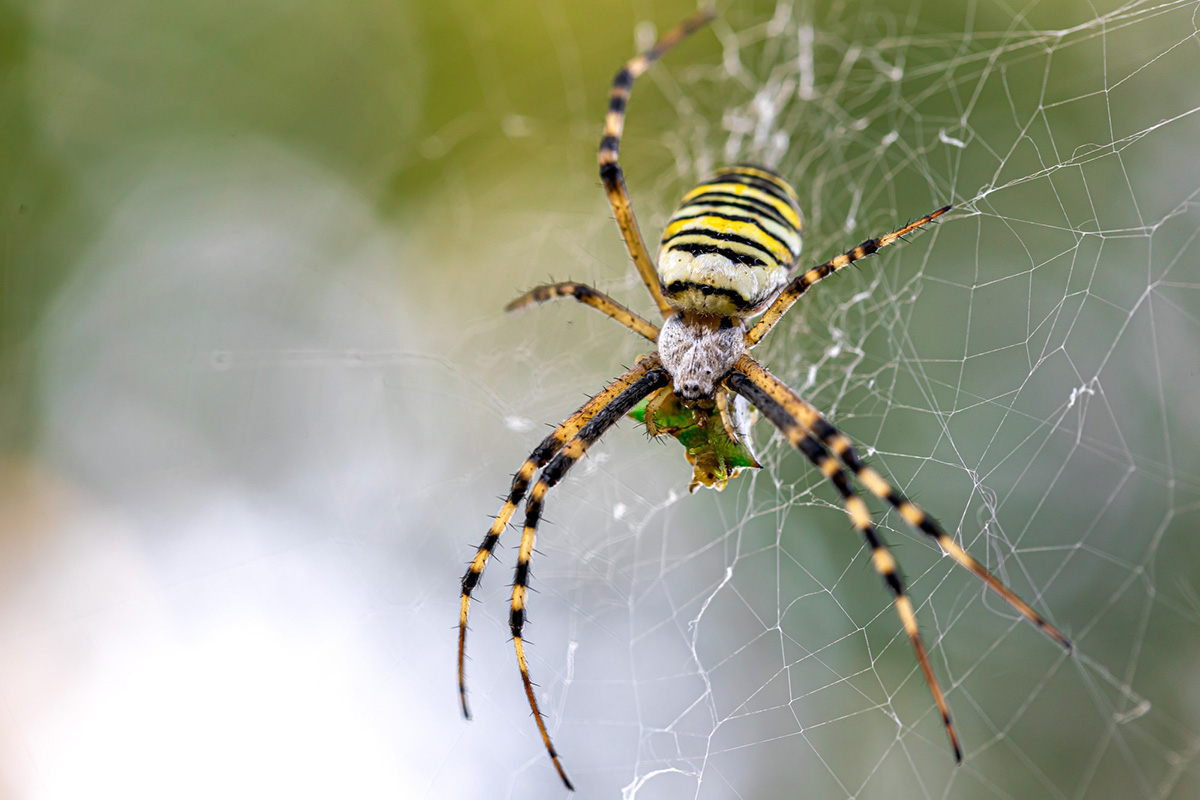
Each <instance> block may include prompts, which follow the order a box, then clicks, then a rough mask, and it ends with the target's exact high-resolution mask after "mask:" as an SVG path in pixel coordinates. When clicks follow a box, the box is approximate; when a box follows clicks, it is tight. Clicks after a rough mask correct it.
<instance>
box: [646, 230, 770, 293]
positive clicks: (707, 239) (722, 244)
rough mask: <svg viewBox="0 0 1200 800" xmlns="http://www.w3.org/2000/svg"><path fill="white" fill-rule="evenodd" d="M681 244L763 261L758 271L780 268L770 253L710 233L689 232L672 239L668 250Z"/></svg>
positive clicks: (758, 266)
mask: <svg viewBox="0 0 1200 800" xmlns="http://www.w3.org/2000/svg"><path fill="white" fill-rule="evenodd" d="M681 244H702V245H712V246H713V247H719V248H721V249H722V250H730V251H732V252H734V253H740V254H742V255H746V256H749V257H750V258H755V259H758V260H759V261H761V262H762V263H761V264H759V265H756V268H757V269H765V270H773V269H779V268H780V264H779V259H777V258H775V257H774V256H773V255H771V254H770V253H764V252H763V251H762V250H759V249H758V248H757V247H751V246H750V245H748V244H742V243H741V242H731V241H729V240H728V239H718V238H716V237H715V236H713V235H712V233H711V232H710V231H703V230H699V231H687V232H686V233H684V234H683V235H682V236H680V237H679V238H678V239H672V240H671V242H670V244H668V245H666V249H667V250H671V249H675V248H678V246H679V245H681ZM790 263H791V260H790V259H788V260H786V261H784V264H790ZM742 295H743V296H745V292H743V293H742ZM746 299H750V298H746Z"/></svg>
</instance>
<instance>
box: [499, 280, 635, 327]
mask: <svg viewBox="0 0 1200 800" xmlns="http://www.w3.org/2000/svg"><path fill="white" fill-rule="evenodd" d="M572 297H573V298H575V299H576V300H577V301H579V302H580V303H582V304H584V305H586V306H590V307H592V308H594V309H596V310H597V311H599V312H600V313H601V314H604V315H605V316H607V317H610V318H611V319H614V320H616V321H617V322H619V323H621V324H622V325H624V326H625V327H626V328H629V329H630V330H631V331H633V332H634V333H636V334H638V335H639V336H643V337H645V338H647V339H649V340H650V341H652V342H656V341H658V326H657V325H654V324H653V323H651V322H649V321H648V320H646V319H645V318H643V317H642V316H641V315H640V314H637V313H636V312H634V311H631V310H630V309H629V308H627V307H626V306H624V305H622V304H621V303H618V302H617V301H616V300H613V299H612V298H611V297H609V296H608V295H606V294H605V293H604V292H601V291H599V290H597V289H593V288H592V287H591V286H588V285H587V284H586V283H579V282H577V281H562V282H560V283H548V284H543V285H541V286H535V287H534V288H532V289H530V290H529V291H528V292H526V293H525V294H523V295H521V296H520V297H518V298H516V299H515V300H513V301H512V302H511V303H509V304H508V305H506V306H505V307H504V310H505V311H507V312H509V313H512V312H516V311H524V310H525V309H527V308H530V307H532V306H535V305H541V304H542V303H549V302H551V301H552V300H561V299H566V298H572Z"/></svg>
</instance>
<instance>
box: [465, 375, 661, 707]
mask: <svg viewBox="0 0 1200 800" xmlns="http://www.w3.org/2000/svg"><path fill="white" fill-rule="evenodd" d="M657 364H658V360H657V359H656V358H643V359H640V360H639V361H638V363H637V364H636V365H635V366H634V367H633V368H632V369H630V370H628V371H627V372H625V374H624V375H621V376H620V377H618V378H617V379H616V380H614V381H613V382H612V383H610V384H609V385H608V386H606V387H605V388H604V389H602V390H601V391H600V392H597V393H596V395H595V396H594V397H592V398H590V399H589V400H588V401H587V402H586V403H584V404H583V406H581V407H580V408H579V410H578V411H576V412H575V413H574V414H572V415H571V416H569V417H567V419H565V420H564V421H563V422H562V423H561V424H560V425H559V426H558V427H557V428H555V429H554V431H552V432H551V433H550V434H549V435H548V436H547V437H546V438H545V439H543V440H542V441H541V443H540V444H539V445H538V446H537V447H536V448H534V450H533V452H532V453H530V454H529V456H528V457H527V458H526V459H525V461H524V462H522V464H521V466H520V468H518V470H517V472H516V474H515V475H513V481H512V487H511V488H510V489H509V493H508V497H507V498H506V499H505V501H504V505H503V506H502V507H501V509H500V513H498V514H497V515H496V516H495V518H494V519H493V520H492V524H491V525H490V526H489V528H488V532H487V533H486V534H485V535H484V537H483V542H482V543H480V545H479V547H478V548H477V549H476V551H475V556H474V557H473V558H472V559H471V562H470V564H469V565H468V566H467V571H466V572H465V573H464V574H463V579H462V595H461V602H460V604H459V614H458V695H459V701H460V704H461V706H462V712H463V716H464V717H466V718H467V719H470V718H471V711H470V708H469V706H468V705H467V683H466V667H465V660H466V647H467V617H468V614H469V612H470V607H471V593H472V592H473V591H474V589H475V587H476V586H477V585H478V584H479V581H480V579H481V578H482V577H483V570H484V568H485V567H486V566H487V563H488V559H489V558H491V555H492V552H493V551H494V550H495V547H496V544H497V542H499V540H500V535H501V534H502V533H503V532H504V530H505V529H506V528H507V527H508V523H509V521H510V520H511V519H512V516H513V513H514V512H515V511H516V509H517V506H518V505H520V503H521V501H522V500H523V499H525V493H526V492H527V491H528V490H529V485H530V483H532V482H533V477H534V475H535V474H536V473H537V471H538V470H539V469H541V468H542V467H543V466H545V465H546V463H547V462H548V461H550V459H551V458H553V457H554V455H555V454H556V453H557V452H558V451H559V450H560V449H562V447H563V445H564V444H566V443H567V442H568V441H570V440H571V439H572V438H574V437H575V436H576V434H578V433H579V432H580V430H581V429H582V428H583V427H585V425H586V424H587V423H588V422H589V421H590V420H591V419H592V418H593V417H595V416H596V415H597V414H598V413H600V411H602V410H603V409H604V407H605V406H606V405H607V404H608V403H610V402H611V401H612V400H613V399H615V398H616V397H618V396H619V395H620V394H621V392H622V391H624V390H626V389H627V388H628V387H629V386H630V385H632V384H634V383H635V382H636V381H637V380H638V379H639V378H642V377H644V376H645V375H646V374H647V373H648V372H650V370H651V369H653V368H654V367H656V366H657Z"/></svg>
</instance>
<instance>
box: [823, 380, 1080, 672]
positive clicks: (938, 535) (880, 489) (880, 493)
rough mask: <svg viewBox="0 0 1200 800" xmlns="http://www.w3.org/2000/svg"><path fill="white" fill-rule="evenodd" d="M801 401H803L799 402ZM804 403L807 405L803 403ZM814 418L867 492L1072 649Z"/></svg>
mask: <svg viewBox="0 0 1200 800" xmlns="http://www.w3.org/2000/svg"><path fill="white" fill-rule="evenodd" d="M801 402H803V401H801ZM805 405H807V404H805ZM808 408H809V410H811V412H812V414H813V416H814V421H813V422H812V424H811V425H809V427H810V428H811V429H812V431H813V434H814V435H815V436H816V437H817V438H818V439H819V440H820V441H821V443H822V444H824V445H825V446H827V447H828V448H829V449H830V450H832V451H833V453H834V454H835V455H836V456H837V457H838V459H839V460H841V462H842V463H843V464H845V465H846V467H847V468H848V469H849V470H850V471H851V472H853V473H854V477H855V478H856V479H857V480H858V481H859V482H860V483H861V484H862V485H863V486H865V487H866V489H867V491H869V492H871V494H873V495H875V496H876V497H878V498H879V499H880V500H883V501H885V502H886V503H888V504H889V505H890V506H892V508H894V509H896V511H897V512H898V513H899V514H900V516H901V517H902V518H903V519H904V521H905V522H907V523H908V524H909V525H911V526H912V527H914V528H916V529H917V530H919V531H921V533H924V534H925V535H926V536H928V537H929V538H931V539H933V540H934V541H935V542H937V543H938V546H939V547H941V548H942V551H943V552H944V553H946V555H948V556H950V557H951V558H952V559H954V561H955V562H956V563H957V564H958V565H959V566H962V567H964V568H966V569H967V570H968V571H970V572H971V573H972V574H974V575H975V576H976V577H977V578H979V579H980V580H981V581H983V583H984V584H985V585H986V586H987V587H988V588H989V589H991V590H992V591H994V592H995V593H996V594H998V595H1000V597H1002V598H1003V599H1004V600H1005V601H1006V602H1007V603H1008V604H1009V605H1010V606H1012V607H1013V608H1014V609H1016V611H1017V612H1018V613H1020V614H1021V616H1023V617H1025V619H1027V620H1029V622H1031V623H1032V624H1033V625H1034V626H1035V627H1037V628H1038V630H1040V631H1042V632H1043V633H1044V634H1046V635H1047V636H1049V637H1050V638H1051V639H1053V640H1054V641H1056V642H1058V644H1059V645H1061V646H1062V647H1063V648H1064V649H1066V650H1067V651H1071V650H1073V649H1074V645H1073V644H1072V643H1071V640H1070V639H1068V638H1067V637H1066V636H1065V635H1064V634H1063V633H1062V632H1061V631H1059V630H1058V628H1056V627H1054V626H1053V625H1051V624H1050V622H1049V621H1047V620H1046V618H1045V617H1043V616H1042V615H1041V614H1039V613H1038V612H1037V611H1035V610H1034V609H1033V607H1032V606H1030V605H1029V604H1028V603H1026V602H1025V601H1024V600H1022V599H1021V598H1020V597H1018V596H1017V594H1016V593H1015V592H1013V590H1012V589H1009V588H1008V586H1006V585H1005V584H1004V582H1003V581H1001V580H1000V579H999V578H997V577H996V576H995V575H993V574H992V573H991V571H990V570H988V569H987V567H985V566H983V564H981V563H979V561H978V560H977V559H976V558H975V557H973V556H972V555H971V554H970V553H968V552H967V551H966V550H965V549H963V547H962V546H961V545H959V544H958V542H956V541H954V539H953V537H951V536H950V535H949V534H948V533H946V531H945V530H943V528H942V526H941V525H939V524H938V522H937V520H935V519H934V518H933V517H931V516H929V515H928V514H926V513H925V512H924V511H922V510H921V509H920V508H918V507H917V506H916V505H915V504H914V503H913V502H911V501H910V500H908V498H906V497H905V496H904V495H903V494H901V493H900V492H899V491H897V490H896V488H895V487H893V486H892V485H891V483H890V482H888V480H887V479H886V478H884V477H883V476H882V475H880V474H879V473H878V472H876V471H875V470H874V469H872V468H871V467H868V466H867V465H866V464H864V463H863V461H862V459H861V458H859V456H858V452H857V451H856V450H855V448H854V445H853V443H851V441H850V439H849V438H848V437H847V436H846V435H845V434H843V433H842V432H840V431H839V430H838V429H837V428H835V427H834V426H833V424H832V423H830V422H829V421H828V420H826V419H825V418H824V417H823V416H821V414H820V412H819V411H817V410H816V409H815V408H812V407H811V406H809V407H808Z"/></svg>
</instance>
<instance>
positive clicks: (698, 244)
mask: <svg viewBox="0 0 1200 800" xmlns="http://www.w3.org/2000/svg"><path fill="white" fill-rule="evenodd" d="M800 231H801V223H800V206H799V202H798V198H797V197H796V192H795V191H794V190H793V189H792V187H791V186H789V185H788V183H787V181H785V180H784V179H783V178H781V177H780V176H779V175H778V174H776V173H775V172H773V171H771V170H768V169H766V168H764V167H754V166H748V165H739V166H736V167H725V168H724V169H720V170H718V171H717V174H716V175H715V176H714V177H713V178H712V179H710V180H708V181H706V182H704V183H702V184H700V185H699V186H697V187H696V188H695V189H693V190H692V191H690V192H688V193H687V194H686V195H684V197H683V201H682V202H681V203H680V205H679V209H678V210H676V212H675V213H674V214H673V215H672V216H671V219H670V221H669V222H668V223H667V227H666V230H664V231H663V237H662V244H661V246H660V247H659V251H658V279H659V283H660V285H661V286H662V291H663V296H664V297H665V298H666V299H667V302H668V303H670V304H671V306H672V307H674V308H676V309H679V310H680V311H689V312H693V313H697V314H713V315H716V316H722V317H731V316H748V315H751V314H755V313H757V312H759V311H761V310H762V309H763V308H764V307H765V306H766V305H767V303H769V302H770V301H771V299H772V298H773V297H774V296H775V294H776V293H777V292H778V291H779V290H780V289H782V288H783V286H784V285H785V284H786V283H787V279H788V270H789V269H791V267H792V265H793V264H794V263H795V262H796V259H797V258H798V257H799V255H800Z"/></svg>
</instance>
